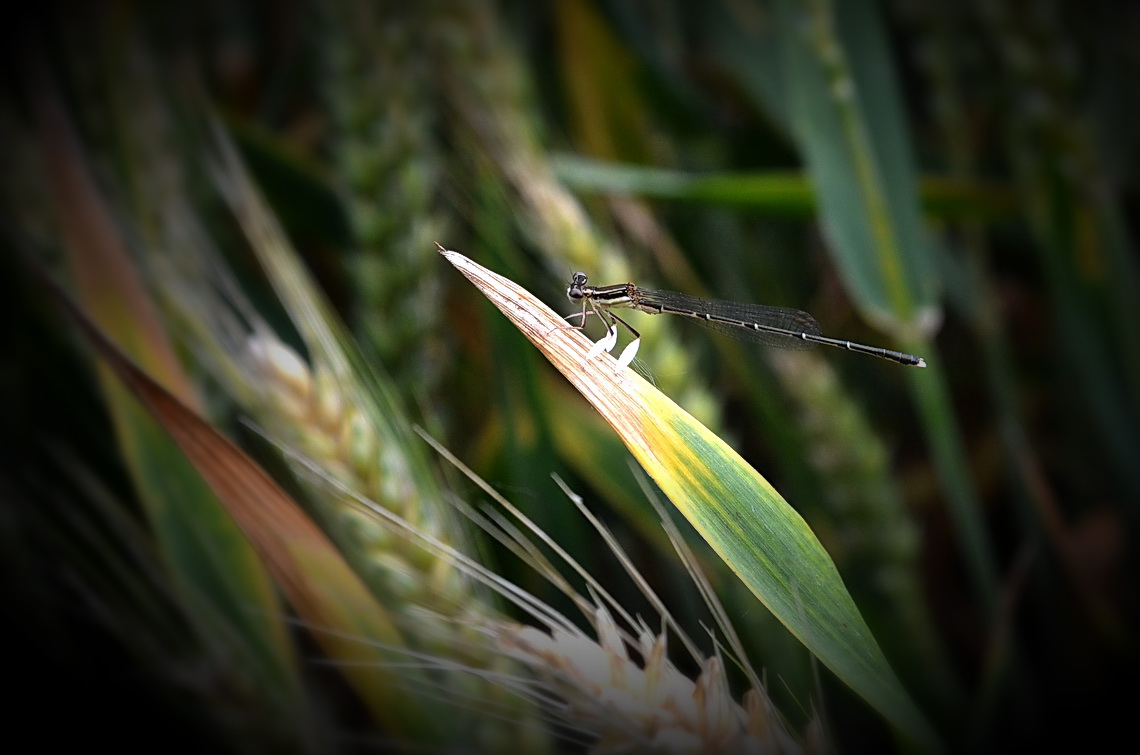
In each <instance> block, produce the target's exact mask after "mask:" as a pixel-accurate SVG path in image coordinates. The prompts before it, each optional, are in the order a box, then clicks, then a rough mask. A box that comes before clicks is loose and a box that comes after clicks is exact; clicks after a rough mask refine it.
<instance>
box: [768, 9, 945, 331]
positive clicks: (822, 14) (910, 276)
mask: <svg viewBox="0 0 1140 755" xmlns="http://www.w3.org/2000/svg"><path fill="white" fill-rule="evenodd" d="M775 5H776V11H777V18H778V19H779V27H780V29H781V30H782V32H783V33H782V34H780V35H778V39H779V43H780V45H781V47H782V54H781V60H782V64H783V70H784V75H785V76H786V77H787V85H786V91H787V92H788V93H789V97H790V100H789V108H790V110H791V116H792V117H791V122H792V127H793V133H794V135H795V138H796V140H797V142H798V143H799V146H800V149H801V151H802V153H803V155H804V159H805V160H806V162H807V165H808V168H809V171H810V173H811V177H812V182H813V184H814V185H815V188H816V191H817V193H818V197H819V203H820V211H821V212H820V216H821V221H822V223H823V227H824V230H825V231H826V233H827V235H828V238H829V240H830V242H831V243H830V246H831V250H832V252H833V254H834V255H835V259H836V262H837V263H838V264H839V268H840V271H841V273H842V275H843V278H844V281H845V282H846V284H847V288H848V291H849V292H850V294H851V296H852V298H853V299H854V301H855V303H856V305H857V306H858V307H859V308H860V310H861V311H862V312H863V314H864V316H866V317H868V318H869V319H870V320H871V321H872V322H879V323H884V322H886V323H893V324H894V325H895V326H896V327H903V326H909V325H913V323H914V321H915V319H916V318H917V316H919V315H920V314H922V312H923V311H924V310H929V309H932V308H934V307H935V306H936V305H937V301H936V297H937V294H938V285H937V278H936V274H935V270H934V265H933V263H932V259H931V255H930V250H929V249H928V245H927V240H926V238H925V237H924V234H923V231H922V227H921V221H920V207H919V202H918V192H917V181H916V178H915V177H916V170H915V168H914V164H913V158H912V155H911V150H910V141H909V138H908V134H907V130H906V122H905V118H904V115H903V110H902V106H901V98H900V96H899V93H898V91H897V88H896V83H895V75H894V71H893V70H891V64H890V60H889V58H888V57H887V50H888V46H887V44H886V38H885V34H884V32H883V30H882V28H881V23H880V19H879V16H878V10H877V8H876V7H875V4H874V3H871V2H856V3H838V4H835V5H834V6H833V5H831V4H830V3H828V2H826V0H818V1H813V2H809V3H799V2H793V1H792V0H779V2H777V3H776V4H775Z"/></svg>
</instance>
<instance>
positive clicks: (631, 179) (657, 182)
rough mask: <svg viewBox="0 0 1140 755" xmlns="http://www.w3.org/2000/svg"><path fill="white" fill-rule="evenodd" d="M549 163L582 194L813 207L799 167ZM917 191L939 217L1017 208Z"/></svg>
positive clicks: (959, 193) (939, 184)
mask: <svg viewBox="0 0 1140 755" xmlns="http://www.w3.org/2000/svg"><path fill="white" fill-rule="evenodd" d="M553 165H554V169H555V171H556V173H557V175H558V178H559V180H561V181H563V182H564V183H565V184H566V185H568V186H569V187H571V188H572V189H575V190H577V191H582V192H600V193H604V194H633V195H638V196H643V197H654V198H657V199H675V200H678V201H683V202H700V203H706V204H715V205H724V206H736V207H747V208H750V209H755V210H759V211H761V212H764V213H767V214H771V215H777V216H783V217H795V218H807V217H814V216H815V214H816V213H817V212H818V211H819V207H818V204H817V201H816V195H815V187H814V186H813V185H812V181H811V178H810V177H809V176H808V175H807V174H806V173H803V172H801V171H793V170H766V171H740V172H714V173H691V172H687V171H682V170H670V169H667V168H655V167H646V166H643V165H631V164H629V163H614V162H606V161H604V160H594V159H591V158H588V157H581V156H579V155H568V154H565V155H560V156H558V157H556V158H555V159H554V160H553ZM919 189H920V192H921V199H922V208H923V210H924V212H925V213H926V214H927V215H928V216H930V217H934V218H938V219H942V220H953V219H959V218H970V219H973V220H977V219H983V220H998V219H1003V220H1004V219H1009V218H1012V217H1015V216H1016V215H1017V213H1018V211H1019V210H1018V206H1017V203H1016V201H1015V196H1014V193H1013V191H1012V190H1011V189H1010V188H1009V187H1007V186H1003V185H1000V184H995V183H987V182H983V181H970V180H963V179H956V178H953V177H947V176H922V177H921V179H920V182H919Z"/></svg>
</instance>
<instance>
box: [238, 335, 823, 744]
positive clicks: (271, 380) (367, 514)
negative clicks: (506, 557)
mask: <svg viewBox="0 0 1140 755" xmlns="http://www.w3.org/2000/svg"><path fill="white" fill-rule="evenodd" d="M249 354H250V364H251V366H252V368H253V372H251V376H253V375H256V376H257V379H258V380H259V383H260V386H261V391H260V395H261V397H262V398H263V399H264V406H265V408H266V409H265V411H267V412H271V413H274V414H276V415H277V420H276V421H274V422H273V425H274V426H283V425H291V426H292V427H293V428H294V432H293V433H291V434H290V441H289V442H290V443H298V442H299V440H300V439H302V438H303V439H304V441H303V442H302V443H300V445H299V446H298V447H297V448H298V450H299V452H300V453H303V454H306V455H308V456H309V458H308V463H309V464H311V465H314V466H316V467H318V468H320V470H321V472H320V474H321V475H326V476H327V478H328V479H329V480H331V481H335V483H336V484H337V486H338V487H339V488H340V489H341V490H342V491H345V494H346V495H347V497H348V498H350V499H352V500H353V501H355V502H356V503H352V502H349V503H346V502H345V495H340V496H337V495H329V489H328V488H326V489H325V491H324V497H325V499H326V505H327V504H329V503H332V502H336V503H335V504H334V505H338V506H339V507H340V509H341V511H342V515H344V516H348V517H351V518H352V519H353V520H354V521H355V522H356V524H357V526H359V527H360V528H362V529H364V530H366V531H368V532H369V533H371V537H370V539H371V542H372V547H371V549H370V550H368V551H367V553H366V554H365V555H366V559H367V560H369V561H371V562H372V564H373V567H374V569H375V570H377V571H378V572H384V573H385V575H386V577H384V579H385V581H386V582H387V583H388V584H389V587H388V588H387V589H386V590H385V591H386V592H388V593H389V594H390V595H393V594H394V593H398V595H396V597H398V599H399V600H402V601H404V604H403V606H402V607H401V606H390V607H392V608H397V609H398V610H400V611H402V612H403V613H404V614H405V615H406V616H408V617H411V618H414V620H415V621H416V622H418V625H417V626H418V628H419V629H420V636H421V637H423V638H431V642H430V645H429V646H428V647H426V648H424V649H423V650H422V652H427V653H429V654H430V655H431V656H432V657H433V658H434V662H432V664H431V665H433V666H435V667H437V668H439V669H441V670H444V671H447V670H453V671H454V670H455V669H464V670H466V671H471V670H472V669H474V670H475V671H474V676H475V678H485V679H488V680H491V681H490V684H492V685H497V686H498V687H499V693H498V695H497V697H498V698H499V700H498V702H496V703H494V704H495V705H497V706H502V705H504V704H505V703H504V702H503V699H502V698H503V694H509V695H511V696H514V697H515V698H516V700H517V701H518V702H523V701H530V704H533V705H534V706H537V707H538V709H539V710H540V711H542V713H543V717H544V718H545V719H547V720H548V721H549V722H550V723H551V724H552V725H553V728H554V729H555V731H557V732H558V733H559V734H560V735H561V736H563V737H565V738H567V739H569V740H572V741H577V742H583V743H589V744H590V747H591V750H592V751H594V752H729V753H736V752H772V753H781V752H799V751H800V749H801V748H800V746H799V745H798V744H797V743H796V742H795V741H794V740H793V739H792V738H791V737H789V736H788V734H787V733H786V731H785V729H784V728H783V725H782V723H781V721H780V720H779V718H778V716H777V715H776V714H775V711H774V710H773V708H772V707H771V703H770V702H769V700H768V698H767V696H766V694H765V693H764V692H763V690H762V689H757V688H754V689H752V690H750V691H748V692H747V693H746V694H745V696H744V698H743V700H744V702H743V704H740V703H737V702H736V701H735V700H734V699H733V698H732V696H731V693H730V690H729V684H728V681H727V679H726V677H725V674H724V666H723V661H722V660H721V658H720V657H719V655H712V656H710V657H706V658H701V657H697V658H695V661H696V663H697V664H698V665H699V667H700V669H701V672H700V674H699V676H698V677H697V678H696V679H695V680H693V679H689V678H688V677H686V676H684V675H683V674H682V673H681V672H680V671H679V670H678V669H677V668H676V667H675V666H674V665H673V663H672V662H671V661H670V660H669V658H668V656H667V654H666V649H667V642H666V636H667V635H666V632H665V631H661V632H659V633H654V632H651V631H649V630H648V629H647V628H646V627H645V626H640V627H634V628H633V629H632V630H631V631H627V632H623V631H622V630H621V629H620V628H619V627H618V625H617V623H616V622H615V620H614V618H613V616H612V615H611V613H610V612H609V611H608V610H606V609H605V608H604V607H602V606H601V605H598V604H596V603H594V604H592V605H594V608H593V610H592V611H587V619H588V620H589V622H590V623H591V625H592V626H593V628H594V630H595V634H596V638H595V637H591V636H589V635H588V634H586V633H584V632H581V631H579V630H578V629H576V628H575V625H574V624H573V623H572V622H570V621H569V620H567V619H565V618H564V617H561V616H559V615H557V614H555V613H553V612H552V611H551V610H550V609H547V608H544V609H543V610H541V611H533V609H532V611H533V612H534V614H535V616H536V621H537V623H538V625H539V626H540V627H542V628H538V627H536V626H526V625H520V624H518V623H517V622H515V621H513V620H509V619H506V618H504V617H501V616H500V615H499V614H498V613H497V612H496V611H494V610H492V609H490V608H488V607H486V606H483V607H480V608H479V609H478V610H477V611H474V612H470V613H465V612H464V611H458V612H456V613H453V614H452V615H450V616H447V615H443V614H442V613H439V607H440V606H446V605H451V606H453V607H458V606H461V605H464V603H463V602H462V600H463V597H462V596H460V595H456V594H451V595H448V594H447V593H448V592H449V591H451V590H454V589H456V586H457V585H460V584H465V585H467V588H466V589H464V592H463V594H464V595H466V596H468V597H469V596H470V595H471V592H470V582H471V581H481V582H483V583H484V584H486V585H488V586H490V587H491V588H492V589H495V590H497V591H499V592H500V593H501V594H503V595H504V597H506V598H507V599H508V600H512V601H514V602H516V603H519V604H521V605H524V606H529V605H533V604H536V603H537V601H536V599H534V598H533V596H530V597H527V598H526V599H525V600H521V601H520V599H519V597H518V596H519V588H518V587H517V586H514V585H510V584H508V583H506V582H504V581H503V580H502V579H501V578H499V577H497V576H495V575H494V574H493V573H491V572H489V571H487V570H486V569H485V568H482V567H480V566H478V565H477V564H476V562H474V561H472V560H470V559H469V558H468V557H467V556H465V555H464V554H463V552H462V550H461V549H458V548H452V547H449V546H448V545H447V544H446V542H444V541H442V540H441V539H440V535H439V533H437V532H432V531H431V530H430V529H424V528H423V527H422V524H423V523H422V522H421V523H413V521H408V519H411V520H414V519H415V518H416V515H415V512H414V510H411V509H408V508H404V509H402V510H401V511H393V510H392V509H391V508H389V507H387V506H385V507H384V508H383V512H386V513H384V515H383V517H378V516H376V513H377V511H378V509H380V505H379V504H377V503H376V502H374V501H372V500H370V499H369V498H368V496H367V493H366V492H365V488H367V487H369V483H368V476H369V475H368V474H362V473H364V472H366V471H367V469H366V467H367V464H366V457H368V456H373V457H374V455H375V454H376V453H377V451H378V449H377V448H376V446H375V441H374V439H373V440H371V441H370V440H368V439H366V437H365V436H367V432H365V431H363V429H362V428H365V427H366V423H362V422H359V421H354V419H353V418H354V416H355V414H354V411H353V410H352V409H351V407H349V406H348V405H347V404H346V403H345V402H343V400H342V397H341V396H340V395H339V394H338V393H337V391H336V390H335V384H334V383H332V382H330V381H329V380H327V379H325V380H322V379H321V378H319V377H315V376H314V375H313V373H312V371H311V370H310V368H309V366H308V365H307V363H306V362H305V361H304V360H303V359H302V358H301V357H300V356H299V355H298V354H297V353H296V352H295V351H293V350H292V349H290V348H289V347H287V346H286V345H284V344H282V343H281V342H280V341H277V340H276V339H274V338H273V337H272V336H268V335H262V336H257V337H254V338H251V340H250V342H249ZM262 416H263V419H266V420H268V416H266V414H265V412H263V415H262ZM362 444H363V445H362ZM365 449H367V453H364V451H365ZM316 487H317V488H319V486H316ZM317 494H318V495H320V494H321V493H320V491H319V490H317ZM361 503H363V505H360V504H361ZM405 515H406V516H407V517H408V519H405V518H404V517H405ZM393 522H396V523H397V524H395V525H394V524H393ZM528 524H529V523H528ZM484 526H492V527H493V525H490V524H489V523H488V522H486V521H484ZM502 532H503V530H502V528H501V526H500V528H499V532H498V536H500V537H501V536H502ZM381 546H382V547H381ZM409 554H418V555H409ZM532 563H534V562H532ZM536 566H537V568H540V569H544V570H548V569H550V568H551V567H549V566H548V565H541V564H536ZM440 573H449V574H452V575H453V578H452V579H449V580H440V579H439V578H438V577H439V574H440ZM545 576H547V577H548V578H551V579H552V581H556V582H558V583H562V584H564V580H561V578H560V577H558V576H557V575H555V574H550V573H547V574H545ZM393 581H395V582H397V583H398V584H399V585H401V586H402V587H403V589H401V590H395V591H393V590H392V588H391V586H390V585H391V583H392V582H393ZM573 597H574V599H575V602H576V603H577V604H578V605H580V606H587V605H591V603H589V602H588V601H587V600H586V599H585V598H583V597H582V596H581V595H577V594H575V595H574V596H573ZM433 617H434V618H433ZM425 621H428V622H430V623H431V624H432V625H431V626H423V625H422V623H423V622H425ZM687 644H688V645H689V646H690V647H692V645H691V643H687ZM630 647H632V648H635V649H636V654H637V655H639V656H640V661H638V660H635V659H634V657H633V656H632V655H631V653H630V652H629V651H628V650H627V648H630ZM418 652H419V651H418ZM520 666H523V667H525V669H526V670H527V671H529V674H527V673H524V672H523V671H522V669H521V668H520ZM512 667H513V668H512ZM479 669H482V671H479ZM492 669H493V670H494V673H493V674H492V673H488V670H492ZM468 694H469V693H468ZM479 694H480V695H481V696H482V697H483V700H484V701H485V702H487V703H488V704H490V703H491V702H492V701H493V699H494V697H496V696H495V695H489V694H488V693H487V692H486V690H484V691H483V692H481V693H479ZM518 714H519V710H518V709H517V704H516V712H515V715H518ZM496 725H497V727H498V729H499V733H498V734H497V735H491V736H489V737H488V740H491V741H494V740H496V739H497V740H501V739H502V736H503V733H502V729H503V727H504V726H507V727H508V728H509V726H510V724H509V723H505V722H502V721H499V720H496ZM527 726H529V727H533V723H532V724H528V725H527ZM531 737H532V739H533V731H532V732H531Z"/></svg>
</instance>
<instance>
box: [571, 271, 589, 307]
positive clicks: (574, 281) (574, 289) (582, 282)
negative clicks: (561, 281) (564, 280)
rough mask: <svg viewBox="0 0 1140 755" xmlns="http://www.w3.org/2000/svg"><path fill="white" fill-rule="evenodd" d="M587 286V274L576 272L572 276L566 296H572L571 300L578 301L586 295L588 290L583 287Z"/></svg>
mask: <svg viewBox="0 0 1140 755" xmlns="http://www.w3.org/2000/svg"><path fill="white" fill-rule="evenodd" d="M585 286H586V274H585V273H574V275H573V277H571V278H570V285H569V286H567V288H566V296H568V297H570V301H578V300H579V299H583V298H585V296H586V292H585V291H583V290H582V289H583V288H585Z"/></svg>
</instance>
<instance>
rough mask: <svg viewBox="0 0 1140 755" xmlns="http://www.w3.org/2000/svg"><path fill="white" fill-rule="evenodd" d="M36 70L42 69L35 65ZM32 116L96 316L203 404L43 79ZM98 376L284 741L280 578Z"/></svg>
mask: <svg viewBox="0 0 1140 755" xmlns="http://www.w3.org/2000/svg"><path fill="white" fill-rule="evenodd" d="M32 70H33V73H35V72H37V71H38V70H39V69H36V68H33V69H32ZM35 91H36V92H37V96H36V97H35V99H34V101H33V114H34V117H35V120H36V124H37V135H38V138H39V140H40V146H41V153H42V155H43V162H44V166H45V174H46V177H47V180H48V184H49V186H50V189H51V192H52V197H53V199H54V203H55V208H56V212H57V213H58V216H59V218H60V227H61V231H62V233H63V239H64V247H65V249H66V252H67V261H68V263H69V267H70V270H71V273H72V278H73V280H74V284H75V287H76V289H77V290H78V292H79V298H80V299H81V300H82V302H83V303H84V306H85V307H86V308H87V310H88V311H90V312H91V313H92V315H91V316H92V319H93V320H95V321H97V322H98V323H99V324H100V327H101V328H102V329H103V330H104V331H105V332H107V333H108V334H112V335H113V337H114V338H115V340H116V341H117V342H118V343H121V344H122V348H123V350H124V351H125V352H127V353H129V354H130V355H131V358H132V359H135V360H137V361H138V362H139V363H140V364H143V365H145V366H146V369H148V370H150V371H152V372H153V373H154V374H155V375H156V376H157V379H159V380H161V382H162V383H163V384H164V385H165V386H167V389H168V390H170V391H171V392H172V393H174V394H176V395H177V396H179V398H180V400H181V401H183V402H185V403H188V404H190V405H192V406H193V405H196V404H197V399H196V397H195V395H194V393H193V390H192V389H191V386H190V383H189V381H188V380H187V379H186V377H185V376H184V374H183V373H182V370H181V368H180V366H179V364H178V361H177V359H176V357H175V355H174V351H173V349H172V348H171V346H170V344H169V342H168V340H167V338H166V335H165V332H164V330H163V327H162V324H161V322H160V320H159V318H158V315H157V312H156V310H155V307H154V305H153V303H152V302H151V300H150V299H149V298H148V296H147V294H146V291H145V289H144V288H143V286H142V283H141V281H140V280H139V277H138V275H137V273H136V271H135V269H134V268H133V266H132V263H131V261H130V258H129V256H128V254H127V251H126V245H125V242H124V240H123V238H122V235H121V234H120V232H119V229H118V227H117V226H116V224H115V222H114V220H113V219H112V216H111V213H110V211H109V209H108V208H107V206H106V205H105V203H104V200H103V199H102V197H101V196H100V194H99V192H98V189H97V188H96V185H95V182H94V180H93V179H92V177H91V174H90V172H89V171H88V169H87V165H86V157H85V155H84V154H83V151H82V149H81V148H80V146H79V144H78V142H77V140H76V138H75V135H74V133H73V132H72V131H71V128H70V125H69V123H68V121H67V119H66V116H65V114H64V111H63V109H62V106H61V104H60V103H59V101H58V100H57V99H56V97H55V95H54V92H53V90H52V89H51V87H50V84H49V83H48V82H47V79H46V77H41V78H40V79H37V86H36V87H35ZM100 378H101V382H102V387H103V390H104V393H105V395H106V397H107V402H108V404H109V407H110V412H111V415H112V419H113V421H114V424H115V430H116V433H117V436H118V440H119V445H120V447H121V451H122V453H123V456H124V459H125V461H126V464H127V466H128V469H129V470H130V472H131V475H132V478H133V481H134V484H135V486H136V488H137V490H138V493H139V497H140V499H141V501H142V503H143V505H144V507H145V509H146V513H147V517H148V519H149V522H150V525H151V526H152V527H153V529H154V532H155V536H156V537H157V539H158V541H159V544H160V548H161V551H162V558H163V561H164V564H165V566H166V567H167V568H168V569H169V570H170V572H171V576H172V580H173V583H174V584H175V585H177V587H178V588H179V589H180V591H181V594H180V596H179V597H180V599H181V601H182V607H183V608H184V610H187V611H188V612H189V613H188V615H190V616H192V617H193V619H194V621H195V624H196V628H197V629H198V630H199V636H200V639H202V640H203V641H204V642H206V643H215V644H217V645H218V646H221V647H223V648H224V651H223V653H224V655H225V656H228V657H232V658H234V659H237V660H236V664H237V667H239V668H240V669H241V671H242V672H243V673H245V674H249V675H251V676H252V677H254V678H256V679H257V680H258V682H257V683H258V685H259V688H260V689H261V691H262V692H263V693H264V695H265V697H264V699H265V700H268V701H272V705H273V706H274V707H275V712H274V714H273V715H275V716H277V721H276V722H275V725H276V726H278V727H280V728H281V729H282V732H283V733H286V732H291V733H289V734H287V736H297V732H296V729H295V727H298V726H300V727H301V728H304V723H303V722H304V720H305V719H306V715H305V713H304V703H303V701H302V699H301V694H300V685H299V681H298V679H297V677H296V670H295V668H294V663H295V659H294V657H293V651H292V646H291V643H290V642H289V639H288V635H287V630H286V627H285V625H284V623H283V621H282V620H281V615H280V614H281V611H280V606H279V603H278V600H277V598H276V595H275V594H274V592H273V589H272V584H271V581H270V579H269V577H268V575H267V574H266V573H265V570H264V568H263V567H262V564H261V563H260V561H259V560H258V558H257V555H256V554H255V553H254V552H253V550H252V549H251V548H250V546H249V543H248V542H246V540H245V538H244V537H243V536H242V534H241V532H240V531H239V530H238V529H237V527H235V525H234V523H233V520H232V519H231V518H230V517H229V515H228V514H227V513H226V511H225V509H224V508H223V507H222V506H221V505H220V504H219V503H218V501H217V499H216V498H215V497H214V496H213V495H212V494H211V492H210V491H209V490H208V489H207V488H206V486H205V485H203V484H202V481H201V480H200V479H199V478H198V477H197V475H195V474H194V471H193V469H192V468H191V467H190V466H189V465H188V464H187V463H186V461H185V459H184V458H183V457H182V455H181V454H179V452H178V450H177V448H175V447H174V446H173V444H171V442H170V440H169V438H167V437H165V435H164V434H163V433H162V432H161V430H160V429H159V427H158V426H157V425H155V423H154V422H153V420H151V419H150V418H148V417H147V416H146V414H145V412H142V411H141V410H140V408H139V406H138V404H137V403H136V402H135V401H134V400H133V399H131V397H130V396H129V395H128V394H127V393H126V392H125V391H124V390H123V387H122V385H121V384H119V383H118V381H115V380H114V379H113V378H112V376H111V375H110V374H109V373H106V372H105V371H103V370H102V369H101V370H100Z"/></svg>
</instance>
